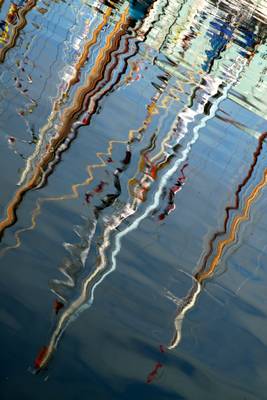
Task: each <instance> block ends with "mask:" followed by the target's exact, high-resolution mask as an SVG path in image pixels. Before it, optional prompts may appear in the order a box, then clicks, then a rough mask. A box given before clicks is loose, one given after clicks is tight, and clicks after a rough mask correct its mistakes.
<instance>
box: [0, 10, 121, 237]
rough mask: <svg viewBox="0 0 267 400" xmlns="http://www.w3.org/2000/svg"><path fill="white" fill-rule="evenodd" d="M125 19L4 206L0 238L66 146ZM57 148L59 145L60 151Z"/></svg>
mask: <svg viewBox="0 0 267 400" xmlns="http://www.w3.org/2000/svg"><path fill="white" fill-rule="evenodd" d="M126 18H127V10H126V11H125V12H124V13H123V14H122V16H121V18H120V20H119V21H118V22H117V24H116V25H115V27H114V29H113V31H112V32H111V33H110V34H109V35H108V36H107V39H106V44H105V47H104V48H103V49H101V50H100V52H99V54H98V57H97V61H96V64H95V66H94V67H93V69H92V70H91V73H90V74H89V76H88V78H87V80H86V83H85V85H83V86H82V87H80V88H79V89H78V90H77V92H76V93H75V96H74V99H73V103H72V106H70V107H69V108H67V109H66V110H65V111H64V113H63V115H62V119H61V120H62V124H61V125H60V127H59V129H58V131H57V134H56V135H55V136H54V137H53V138H52V139H51V141H50V142H49V144H48V145H47V148H46V151H45V153H44V155H43V156H42V158H41V160H40V162H39V163H38V164H37V165H36V167H35V169H34V173H33V174H32V176H31V177H30V179H29V181H28V182H27V183H26V184H24V186H22V187H20V188H19V189H18V190H17V192H16V193H15V196H14V197H13V199H12V200H11V201H10V202H9V204H8V206H7V217H6V218H5V219H4V220H2V221H1V222H0V237H1V236H3V233H4V231H5V230H6V229H7V228H8V227H9V226H11V225H13V224H14V223H15V222H16V219H17V217H16V210H17V208H18V206H19V204H20V203H21V201H22V199H23V197H24V195H25V194H26V193H27V192H28V191H30V190H33V189H36V188H38V187H39V186H40V184H41V183H42V179H43V176H44V172H45V170H46V169H47V168H49V165H50V163H51V162H53V160H54V159H55V158H56V157H57V156H58V154H57V150H59V152H62V151H63V150H65V149H66V148H67V147H68V146H67V147H64V141H65V140H66V138H68V135H69V133H70V132H71V130H72V125H73V123H74V122H75V120H76V119H77V117H78V116H79V114H81V113H82V111H83V108H84V102H85V101H87V99H88V95H89V94H93V93H92V92H93V90H94V89H95V88H96V87H97V85H98V83H99V82H101V79H102V78H103V74H104V72H105V68H106V66H107V65H108V64H109V63H110V61H111V59H112V53H113V52H114V51H116V50H117V48H118V47H119V44H120V41H121V38H123V36H124V34H125V32H126V29H127V26H128V24H127V22H126ZM104 21H105V18H104ZM95 35H96V33H95ZM99 71H100V74H99ZM93 111H95V110H93ZM71 139H73V137H72V138H69V139H68V141H69V142H70V141H71ZM61 146H63V148H62V147H61Z"/></svg>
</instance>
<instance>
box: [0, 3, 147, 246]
mask: <svg viewBox="0 0 267 400" xmlns="http://www.w3.org/2000/svg"><path fill="white" fill-rule="evenodd" d="M152 9H153V8H152ZM126 14H127V10H126V12H125V13H124V15H123V18H125V16H126ZM100 26H101V27H102V24H100ZM100 26H99V27H100ZM99 27H98V28H97V29H96V30H95V31H94V36H95V35H97V33H98V30H99ZM113 33H114V30H113ZM134 36H135V31H134V32H133V38H134ZM111 37H112V34H111ZM125 39H126V47H125V49H124V50H122V52H121V55H122V59H123V62H124V63H123V68H122V70H121V71H120V72H119V73H118V76H117V78H116V79H115V81H114V82H113V83H111V85H110V86H109V87H108V88H106V89H105V90H104V91H102V92H101V89H102V87H101V86H100V89H98V90H95V92H92V93H91V95H92V97H91V99H90V103H89V107H90V110H89V111H88V112H87V115H86V116H85V117H84V118H83V119H82V121H81V122H76V123H75V124H73V125H74V126H73V128H74V129H73V128H72V131H71V133H70V135H69V136H68V137H67V138H66V140H65V143H62V145H60V146H59V148H58V152H57V153H55V156H54V161H53V160H52V161H51V162H49V163H48V164H47V169H48V172H47V174H45V173H44V171H40V172H42V173H43V177H42V178H41V177H40V179H41V181H40V183H37V184H36V187H35V188H40V187H41V186H42V185H43V184H44V183H45V177H47V176H48V174H49V173H51V172H52V171H53V166H54V165H55V164H56V163H57V162H58V161H59V160H60V154H61V152H62V151H65V150H66V149H67V148H68V147H69V145H70V142H71V141H72V140H73V139H74V138H75V135H76V133H77V130H78V128H79V127H80V126H84V125H88V124H89V123H90V119H91V117H92V115H93V114H94V113H95V112H96V111H97V104H98V101H99V100H100V99H101V98H102V97H103V96H104V95H106V94H107V93H109V92H111V91H112V90H113V89H114V87H116V85H117V83H118V82H119V81H120V79H121V77H122V75H123V74H124V73H125V71H126V68H127V64H128V60H129V59H130V58H131V57H132V56H133V55H135V54H136V53H137V51H138V43H139V42H138V41H137V40H136V41H135V42H134V43H135V45H134V46H132V48H131V50H130V51H128V44H129V40H131V39H132V36H131V35H126V36H125ZM92 40H93V41H94V38H93V39H92ZM111 54H112V53H111ZM114 55H115V58H116V60H117V63H118V56H119V55H120V54H119V53H116V51H115V52H114V54H112V55H111V59H113V56H114ZM101 56H102V55H101V54H100V55H99V57H100V59H101ZM117 63H116V64H115V66H116V65H117ZM100 66H101V65H100ZM115 66H114V67H115ZM111 72H112V68H111ZM104 77H105V75H104ZM109 79H110V78H109ZM100 84H102V83H101V80H100V81H99V85H100ZM102 86H103V85H102ZM94 93H95V95H94ZM87 102H88V94H87V93H85V98H84V103H85V106H86V103H87ZM85 106H83V107H85ZM150 107H151V110H149V114H150V111H151V113H153V103H152V104H151V106H150ZM83 111H84V110H83ZM148 122H149V121H145V123H146V124H147V123H148ZM49 127H50V124H48V125H46V126H45V127H44V129H43V131H42V132H41V138H40V142H39V143H40V144H42V142H43V137H44V134H45V132H46V130H47V129H49ZM131 134H134V131H131ZM114 143H125V141H112V140H111V141H110V142H109V148H108V153H107V154H108V155H109V156H110V154H111V150H112V147H113V144H114ZM48 150H49V148H48V149H47V150H46V153H47V152H48ZM46 153H45V155H46ZM102 155H104V153H98V154H97V156H98V158H99V159H100V160H101V163H100V164H95V165H89V166H88V168H87V172H88V178H86V179H85V181H83V182H82V183H77V184H73V185H72V193H71V194H70V195H62V196H56V197H49V198H44V199H38V201H37V206H36V208H35V209H34V211H33V213H32V219H31V221H32V223H31V225H30V227H28V228H23V229H21V230H18V231H17V232H16V233H15V239H16V244H15V245H13V246H8V247H7V248H5V249H4V250H3V251H2V253H1V254H3V253H5V252H6V251H8V250H10V249H14V248H17V247H19V246H20V243H21V241H20V234H21V233H23V232H26V231H29V230H32V229H34V228H35V226H36V218H37V217H38V215H39V214H40V212H41V206H42V204H43V203H44V202H47V201H61V200H68V199H75V198H78V196H79V193H78V189H79V188H80V187H83V186H86V185H88V184H89V183H90V182H91V181H92V180H93V170H94V169H96V168H103V167H104V166H105V165H106V164H105V162H103V160H102ZM36 156H38V151H37V152H36ZM31 161H32V160H30V162H31ZM37 167H38V164H37ZM25 174H27V168H26V170H25ZM25 174H24V176H25ZM19 192H20V191H19ZM17 200H18V201H17V202H13V204H11V205H10V206H9V207H8V213H9V215H8V219H7V220H6V221H5V222H4V225H3V223H2V225H3V226H2V227H1V223H0V234H1V232H2V234H3V231H4V230H5V229H6V228H7V227H8V226H11V225H12V224H14V223H15V222H16V213H15V212H16V208H17V206H18V205H19V203H20V201H21V200H22V198H21V199H17ZM1 229H2V231H1Z"/></svg>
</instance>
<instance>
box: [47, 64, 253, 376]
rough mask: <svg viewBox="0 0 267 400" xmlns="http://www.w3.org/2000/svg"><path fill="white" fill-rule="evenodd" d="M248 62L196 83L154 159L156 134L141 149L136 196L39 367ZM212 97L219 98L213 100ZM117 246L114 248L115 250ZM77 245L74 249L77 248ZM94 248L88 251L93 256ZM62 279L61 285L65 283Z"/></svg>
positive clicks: (114, 225)
mask: <svg viewBox="0 0 267 400" xmlns="http://www.w3.org/2000/svg"><path fill="white" fill-rule="evenodd" d="M246 64H247V60H246V59H244V58H243V57H237V60H236V62H235V64H234V65H233V67H232V68H229V71H228V75H227V76H226V81H225V82H224V83H223V82H222V80H221V79H218V78H212V77H210V76H207V77H206V79H203V81H202V82H201V84H200V85H198V87H196V89H195V90H194V91H193V96H192V101H191V102H190V104H189V105H188V106H187V107H185V109H183V110H182V111H181V112H180V113H178V116H177V118H176V119H175V121H174V122H173V124H172V126H171V129H170V131H169V132H168V133H167V135H166V137H165V139H164V141H163V143H162V145H161V147H160V149H159V152H158V153H157V154H156V155H155V156H154V157H151V159H149V158H148V156H147V154H148V153H149V152H151V151H152V150H154V149H155V143H156V142H155V137H152V138H151V142H150V145H149V146H148V147H147V148H145V149H144V151H143V152H142V153H141V160H140V163H139V168H138V173H139V174H140V175H141V176H140V178H139V179H137V177H136V176H135V177H134V178H132V179H130V180H129V186H133V190H130V193H131V195H132V196H133V201H132V202H128V203H126V204H125V205H123V206H122V207H121V208H120V210H119V212H115V213H114V214H113V215H111V217H110V218H109V219H108V220H107V221H106V226H105V228H104V232H103V237H102V244H101V245H100V246H99V249H98V261H97V264H96V265H95V267H94V268H93V270H92V271H91V272H90V273H89V274H87V275H86V276H85V277H84V279H83V280H82V284H81V290H80V293H79V295H78V296H77V297H76V299H75V300H74V301H72V302H71V303H70V304H69V305H68V306H67V308H65V309H64V310H63V311H62V313H61V314H60V315H59V317H58V321H57V323H56V326H55V329H54V330H53V333H52V335H51V338H50V341H49V344H48V346H47V347H46V351H45V353H44V355H43V359H42V362H41V363H40V365H39V367H40V368H39V369H41V368H43V367H45V366H46V365H47V363H48V361H49V360H50V358H51V356H52V354H53V352H54V350H55V349H56V346H57V344H58V341H59V339H60V337H61V335H62V333H63V332H64V331H65V329H66V328H67V327H68V325H69V324H70V323H71V322H72V321H74V320H75V319H76V318H77V316H78V315H79V314H80V313H81V312H82V311H83V310H84V309H85V308H87V307H89V306H90V305H91V304H92V303H93V301H94V292H95V289H96V288H97V286H98V285H99V284H101V282H102V281H103V280H104V279H105V278H106V277H107V276H108V275H109V274H110V273H111V272H112V271H114V270H115V269H116V263H117V255H118V253H119V252H120V249H121V240H122V238H123V237H124V236H126V235H127V234H128V233H129V232H131V231H133V230H134V229H136V228H137V227H138V226H139V224H140V223H141V222H142V221H143V220H144V219H145V218H146V217H147V216H148V215H149V214H150V213H151V212H152V211H153V210H155V209H156V208H157V207H158V205H159V203H160V199H161V196H162V192H163V190H164V188H165V187H166V184H167V182H168V180H169V178H170V177H171V176H172V175H173V174H174V173H175V172H176V171H177V169H178V167H179V165H181V164H182V163H183V162H184V161H185V160H186V158H187V157H188V154H189V152H190V150H191V148H192V146H193V145H194V143H195V142H196V141H197V140H198V138H199V130H200V129H201V128H203V127H205V125H206V123H207V121H208V120H209V119H211V118H213V117H214V115H215V113H216V111H217V109H218V106H219V104H220V103H221V101H222V100H224V99H225V98H226V97H227V95H228V92H229V90H230V88H231V87H232V86H233V85H234V84H235V83H236V81H237V80H238V78H239V76H240V73H241V72H242V71H243V69H244V67H245V65H246ZM211 99H213V102H212V103H211ZM209 103H211V105H210V107H209V108H208V113H207V115H206V116H204V117H203V118H202V119H201V121H200V123H199V124H198V125H197V126H195V128H194V129H193V136H192V139H191V140H189V141H188V142H187V144H186V146H185V148H184V149H183V150H182V151H181V154H180V156H179V157H177V154H176V153H177V149H179V145H180V143H181V141H182V140H183V139H185V137H186V135H187V133H188V125H189V124H190V123H192V122H193V121H194V120H195V118H196V117H197V116H198V115H201V114H203V113H204V110H205V107H206V105H207V104H209ZM174 157H176V161H175V162H174V163H173V165H172V166H171V167H170V168H169V169H168V170H167V171H166V172H165V173H164V174H163V175H162V176H161V178H160V182H159V184H158V188H157V190H156V193H155V195H154V198H153V202H152V204H151V205H148V206H147V207H146V208H145V211H144V212H143V214H141V215H139V216H138V215H137V216H136V217H135V219H133V221H132V222H131V223H130V224H129V225H128V227H126V228H125V229H124V230H122V231H119V232H118V233H116V235H113V233H114V232H115V231H116V230H119V227H120V226H121V225H122V223H123V222H124V223H125V222H126V221H127V220H128V219H130V217H133V216H134V214H136V213H137V212H138V211H139V209H140V208H141V205H142V204H143V202H146V201H147V197H146V196H144V193H146V194H147V193H148V192H149V191H150V190H151V187H152V184H153V183H154V182H155V181H156V180H157V178H158V171H160V170H164V169H165V168H166V166H167V165H169V164H170V162H171V161H172V159H173V158H174ZM115 186H116V185H115ZM119 191H120V190H119ZM96 219H97V215H96V216H95V219H93V220H92V221H91V230H90V231H89V233H90V234H89V237H90V238H91V234H92V232H94V231H95V223H96ZM113 236H114V237H113ZM88 243H89V242H87V244H88ZM90 243H91V241H90ZM111 246H112V248H113V250H112V249H111ZM87 247H88V246H87ZM109 249H111V254H110V257H107V252H108V250H109ZM71 250H73V247H72V248H71ZM75 250H76V249H75ZM88 251H89V250H88ZM88 251H86V253H83V254H86V256H88ZM84 262H85V261H83V263H84ZM83 265H85V264H83ZM74 273H75V271H74ZM56 283H59V284H60V282H56ZM67 283H70V284H73V280H72V281H71V280H70V279H68V280H67ZM198 291H199V284H198V285H197V290H196V291H194V293H193V294H192V296H191V297H190V298H189V301H188V298H187V301H186V302H185V303H184V306H182V307H181V311H180V313H179V315H180V316H181V315H184V314H185V313H186V311H187V310H188V309H190V308H191V303H192V302H193V303H194V301H195V299H196V297H197V294H198ZM183 312H184V313H183ZM176 321H177V322H178V321H179V318H177V319H176ZM180 327H181V324H177V326H176V328H177V332H178V331H179V332H180V330H179V328H180ZM175 342H176V340H175Z"/></svg>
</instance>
